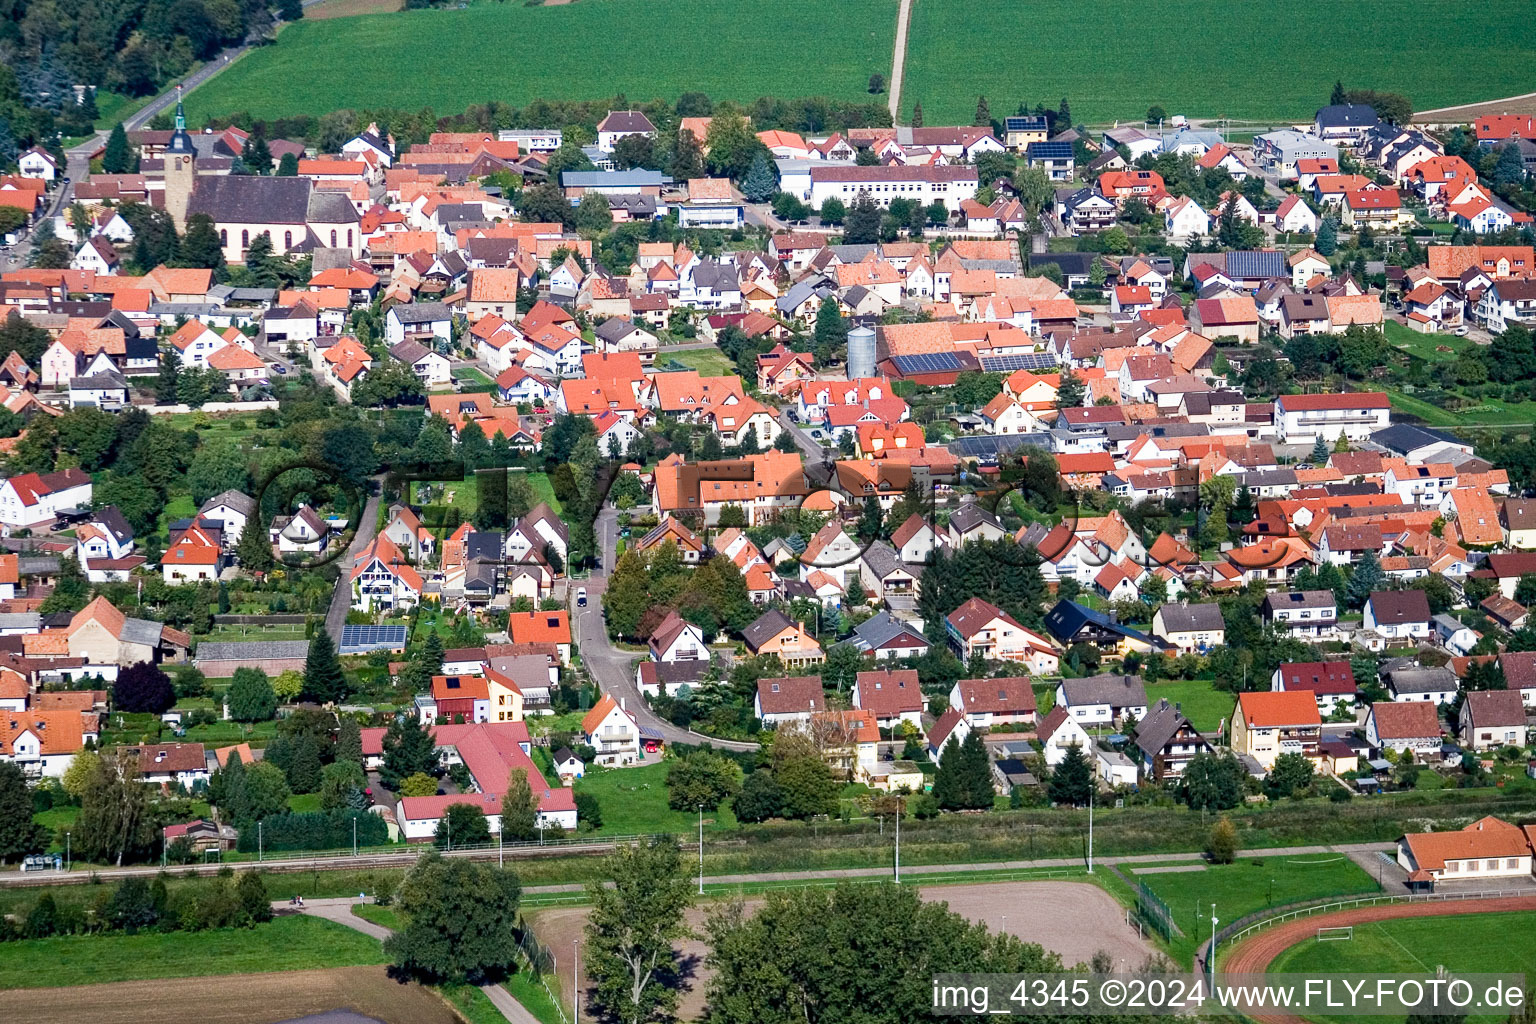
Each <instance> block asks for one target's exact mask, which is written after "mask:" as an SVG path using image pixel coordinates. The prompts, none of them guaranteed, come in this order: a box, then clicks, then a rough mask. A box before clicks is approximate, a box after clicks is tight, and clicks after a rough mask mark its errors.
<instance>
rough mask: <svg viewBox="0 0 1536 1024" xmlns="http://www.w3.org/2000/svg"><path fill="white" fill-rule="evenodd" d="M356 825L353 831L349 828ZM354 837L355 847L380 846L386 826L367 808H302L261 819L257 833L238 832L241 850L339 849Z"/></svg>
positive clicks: (386, 838)
mask: <svg viewBox="0 0 1536 1024" xmlns="http://www.w3.org/2000/svg"><path fill="white" fill-rule="evenodd" d="M354 827H355V828H356V832H355V833H354V831H353V829H354ZM354 839H355V840H356V843H357V846H358V847H359V848H362V847H365V846H383V845H385V844H386V843H388V842H389V826H388V825H386V824H385V823H384V819H383V818H381V817H379V816H378V815H377V814H370V813H368V812H367V811H356V810H335V811H304V812H300V813H297V814H280V815H277V816H275V817H270V818H263V819H262V820H261V830H260V835H259V836H258V835H257V830H256V829H255V828H246V829H243V830H242V831H241V832H240V843H239V849H240V852H241V853H255V852H256V850H257V846H258V845H259V846H260V848H261V849H262V850H265V851H268V852H270V851H272V850H342V849H346V848H347V847H349V846H351V845H352V844H353V841H354Z"/></svg>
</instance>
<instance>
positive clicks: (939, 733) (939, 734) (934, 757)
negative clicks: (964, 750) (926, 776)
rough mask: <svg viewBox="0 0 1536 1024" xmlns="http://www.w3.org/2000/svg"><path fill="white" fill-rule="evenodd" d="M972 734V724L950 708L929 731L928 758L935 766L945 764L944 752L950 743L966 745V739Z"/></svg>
mask: <svg viewBox="0 0 1536 1024" xmlns="http://www.w3.org/2000/svg"><path fill="white" fill-rule="evenodd" d="M970 734H971V724H970V722H969V721H967V720H966V717H965V716H964V715H962V714H961V713H960V712H959V711H956V710H955V709H954V708H950V709H949V710H947V711H945V712H944V713H943V714H942V715H940V716H939V719H938V721H936V722H934V723H933V728H931V729H929V730H928V757H929V759H930V760H931V761H933V763H934V764H943V763H944V750H945V748H946V747H948V746H949V741H950V740H954V741H955V743H957V744H959V743H964V742H965V738H966V737H967V736H969V735H970Z"/></svg>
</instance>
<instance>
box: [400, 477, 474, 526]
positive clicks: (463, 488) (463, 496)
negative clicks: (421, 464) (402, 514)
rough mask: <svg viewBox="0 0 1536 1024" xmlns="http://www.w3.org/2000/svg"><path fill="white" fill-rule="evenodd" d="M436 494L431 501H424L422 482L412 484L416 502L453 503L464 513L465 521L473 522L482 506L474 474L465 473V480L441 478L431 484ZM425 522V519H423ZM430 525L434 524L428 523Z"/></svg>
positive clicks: (412, 497)
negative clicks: (421, 491) (421, 494)
mask: <svg viewBox="0 0 1536 1024" xmlns="http://www.w3.org/2000/svg"><path fill="white" fill-rule="evenodd" d="M429 486H430V487H432V489H433V494H435V495H436V497H434V498H433V499H432V501H431V502H430V503H428V502H423V501H422V500H421V497H420V494H419V492H420V490H421V487H422V484H421V483H419V482H416V483H412V484H411V500H412V502H413V503H416V504H432V505H441V506H444V507H447V506H449V505H452V506H453V507H454V508H457V509H458V510H459V512H460V513H461V514H462V515H463V522H466V523H467V522H472V521H473V520H474V518H475V510H476V509H477V508H479V507H480V492H479V489H478V485H477V483H476V481H475V478H474V476H472V475H470V474H465V478H464V479H463V480H441V481H437V482H435V483H431V484H429ZM423 522H425V519H423ZM428 525H429V526H430V525H432V524H430V523H429V524H428Z"/></svg>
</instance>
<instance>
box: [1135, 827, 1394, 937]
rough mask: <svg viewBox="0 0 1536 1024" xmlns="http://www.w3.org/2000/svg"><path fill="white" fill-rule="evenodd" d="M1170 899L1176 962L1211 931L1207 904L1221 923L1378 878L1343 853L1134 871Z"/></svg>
mask: <svg viewBox="0 0 1536 1024" xmlns="http://www.w3.org/2000/svg"><path fill="white" fill-rule="evenodd" d="M1133 877H1134V878H1135V880H1136V881H1139V882H1145V883H1146V885H1147V888H1149V889H1151V890H1152V891H1153V892H1154V893H1156V894H1157V895H1158V896H1159V897H1160V898H1161V899H1162V900H1163V902H1165V903H1167V904H1168V909H1169V911H1170V912H1171V913H1172V914H1173V920H1174V923H1175V924H1176V925H1178V926H1179V928H1180V929H1182V930H1183V934H1182V935H1175V936H1173V938H1172V940H1171V941H1170V942H1169V950H1170V952H1171V953H1172V954H1173V956H1174V957H1175V958H1176V959H1177V960H1179V962H1180V963H1184V964H1189V963H1190V962H1191V961H1192V958H1193V954H1194V951H1195V948H1196V946H1197V945H1199V943H1200V942H1201V941H1202V940H1203V939H1206V938H1208V937H1209V936H1210V930H1211V904H1213V903H1214V904H1215V905H1216V916H1217V917H1218V918H1220V919H1221V920H1222V921H1223V922H1230V921H1236V920H1237V919H1238V918H1240V917H1242V916H1243V915H1244V914H1250V913H1252V912H1253V911H1255V910H1262V909H1264V907H1266V906H1280V905H1282V904H1286V903H1295V902H1297V901H1298V900H1307V899H1315V898H1317V897H1321V896H1333V895H1337V894H1342V893H1366V892H1376V891H1377V889H1378V886H1377V885H1376V880H1375V879H1374V878H1372V877H1371V876H1369V875H1367V874H1366V873H1365V872H1364V871H1361V870H1360V868H1359V867H1358V866H1357V865H1356V864H1355V862H1354V861H1352V860H1350V859H1348V858H1347V857H1344V856H1343V855H1342V854H1328V855H1323V856H1317V857H1262V858H1254V857H1245V856H1244V857H1240V858H1239V860H1238V861H1237V863H1235V864H1224V865H1220V866H1212V867H1210V868H1207V869H1206V870H1205V871H1187V872H1175V873H1171V874H1141V875H1134V874H1133Z"/></svg>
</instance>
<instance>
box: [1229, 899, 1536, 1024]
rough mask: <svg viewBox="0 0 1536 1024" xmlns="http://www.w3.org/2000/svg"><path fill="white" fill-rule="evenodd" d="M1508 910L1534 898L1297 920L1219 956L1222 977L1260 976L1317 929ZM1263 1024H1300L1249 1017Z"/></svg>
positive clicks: (1535, 903)
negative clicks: (1284, 953) (1224, 975)
mask: <svg viewBox="0 0 1536 1024" xmlns="http://www.w3.org/2000/svg"><path fill="white" fill-rule="evenodd" d="M1511 910H1536V896H1507V897H1503V898H1500V899H1490V900H1447V901H1444V902H1436V903H1386V904H1381V905H1379V906H1374V907H1361V908H1359V909H1358V910H1340V911H1338V912H1336V913H1332V914H1318V915H1316V916H1313V917H1302V918H1297V919H1296V920H1294V921H1287V922H1286V923H1284V924H1280V925H1276V926H1275V927H1273V928H1268V929H1265V930H1264V931H1261V932H1259V933H1257V934H1255V935H1253V936H1252V937H1251V938H1248V939H1244V940H1243V941H1242V942H1240V943H1239V944H1238V945H1237V946H1236V947H1235V948H1234V949H1232V950H1231V952H1229V953H1226V954H1224V955H1221V956H1220V959H1219V961H1218V963H1219V965H1220V973H1222V974H1263V973H1264V972H1265V971H1267V970H1269V965H1270V964H1271V963H1273V962H1274V960H1275V958H1276V957H1278V956H1279V955H1280V954H1281V953H1283V952H1285V951H1286V950H1287V949H1289V948H1290V947H1292V946H1294V945H1296V944H1297V943H1298V942H1304V941H1306V940H1308V939H1311V938H1313V937H1314V936H1316V935H1317V930H1318V929H1319V928H1339V927H1343V926H1345V925H1356V924H1369V923H1370V922H1372V921H1389V920H1392V919H1394V918H1400V917H1449V916H1451V915H1453V914H1496V913H1501V912H1506V911H1511ZM1250 1016H1252V1017H1254V1019H1256V1020H1259V1021H1261V1022H1263V1024H1304V1020H1303V1018H1301V1017H1297V1016H1294V1015H1291V1014H1271V1015H1262V1016H1261V1015H1258V1014H1251V1015H1250Z"/></svg>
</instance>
